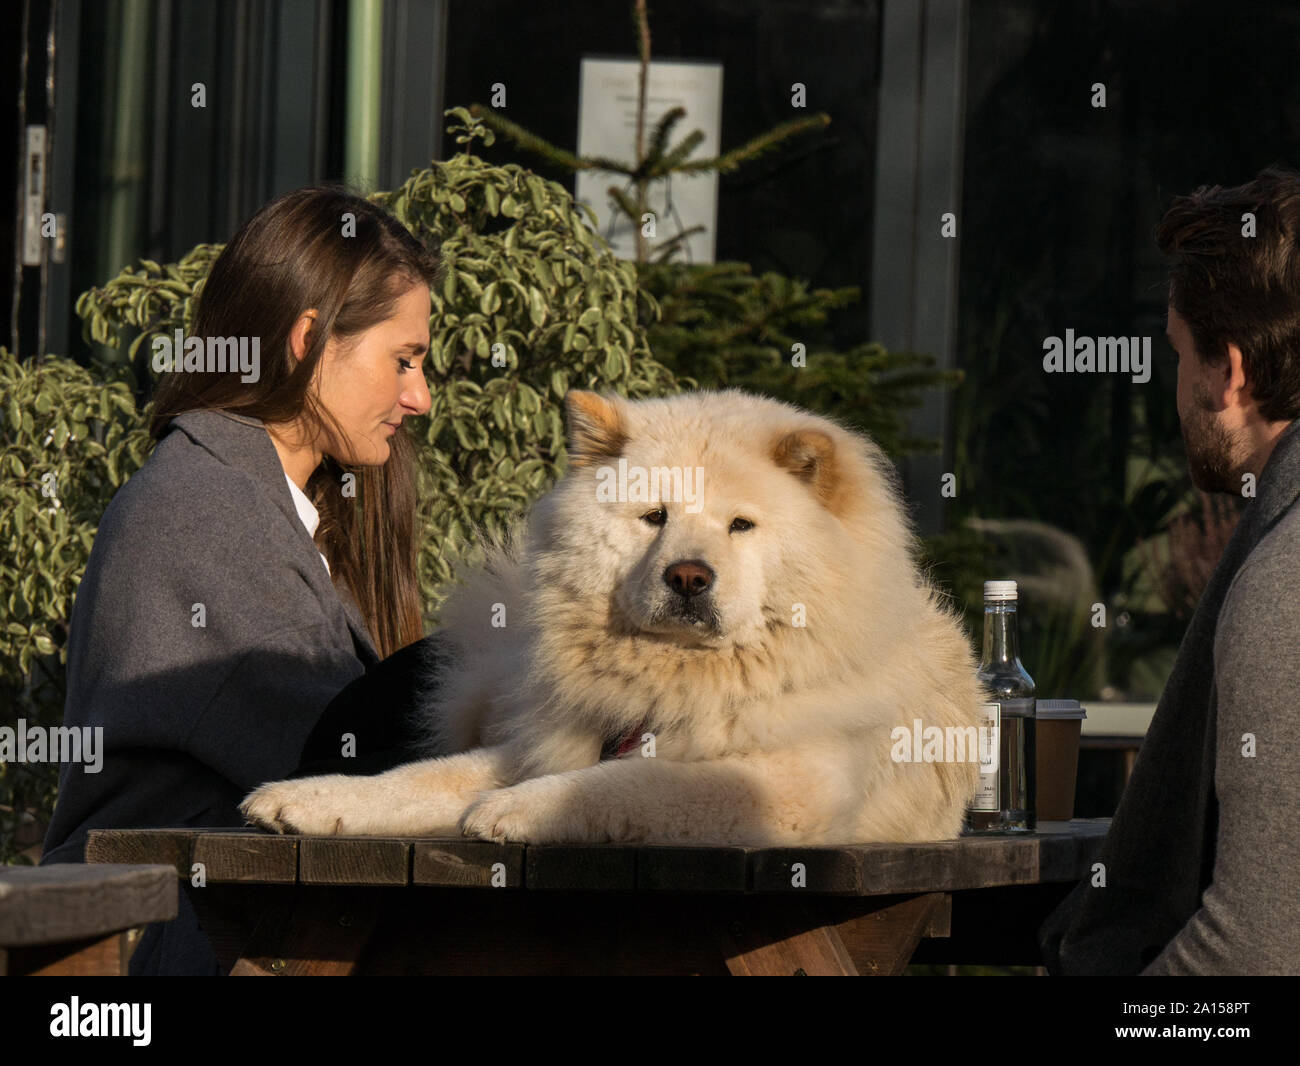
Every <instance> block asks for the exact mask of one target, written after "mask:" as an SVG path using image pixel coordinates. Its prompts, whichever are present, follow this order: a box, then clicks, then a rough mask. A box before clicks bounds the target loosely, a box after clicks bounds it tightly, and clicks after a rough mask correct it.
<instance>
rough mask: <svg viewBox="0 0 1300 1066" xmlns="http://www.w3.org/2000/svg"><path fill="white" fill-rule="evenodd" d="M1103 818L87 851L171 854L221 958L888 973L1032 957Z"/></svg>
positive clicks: (177, 844)
mask: <svg viewBox="0 0 1300 1066" xmlns="http://www.w3.org/2000/svg"><path fill="white" fill-rule="evenodd" d="M1109 825H1110V819H1108V818H1098V819H1075V820H1073V821H1070V822H1043V823H1040V825H1039V831H1038V832H1036V833H1032V834H1027V835H1021V836H985V837H962V838H960V839H957V840H950V841H938V842H934V843H925V844H858V845H852V846H843V847H780V848H752V847H669V846H649V845H639V844H601V845H594V844H591V845H556V844H547V845H525V844H497V843H490V842H488V841H482V840H469V839H464V838H454V839H453V838H418V839H392V838H379V837H308V836H293V835H286V836H280V835H277V834H273V833H266V832H262V831H260V830H252V829H244V830H233V829H104V830H96V831H93V832H92V833H91V834H90V837H89V842H88V844H87V847H86V861H87V862H111V863H165V864H167V865H170V866H172V867H173V868H174V869H175V870H176V872H177V874H178V875H179V876H180V878H181V883H182V885H183V887H184V890H185V891H186V892H188V893H189V897H190V899H191V900H192V901H193V903H194V906H195V911H196V913H197V914H198V917H199V922H200V924H201V925H202V926H203V928H204V930H205V932H206V933H207V934H208V936H209V938H210V939H211V941H212V944H213V947H214V948H215V950H216V952H217V957H218V959H219V960H220V962H221V964H222V969H223V970H225V971H226V972H228V973H230V974H231V975H232V976H240V975H246V976H255V975H299V974H300V975H312V974H322V975H324V974H332V975H346V974H412V975H414V974H601V975H606V974H728V973H729V974H735V975H741V974H743V975H777V974H795V975H800V974H807V975H815V974H837V975H850V974H864V975H886V974H900V973H902V972H903V969H904V968H905V967H906V966H907V964H908V962H909V961H928V962H970V963H985V964H1001V965H1010V964H1020V965H1037V964H1039V962H1040V961H1041V960H1040V956H1039V951H1038V946H1037V942H1036V932H1037V929H1038V926H1039V924H1040V923H1041V922H1042V920H1043V919H1044V918H1045V917H1046V916H1047V914H1048V913H1050V911H1051V910H1052V908H1053V907H1055V906H1056V904H1057V903H1058V902H1059V901H1060V900H1061V899H1062V898H1064V896H1065V895H1066V894H1067V893H1068V892H1069V890H1070V889H1071V888H1072V887H1073V886H1074V884H1075V883H1076V882H1077V881H1079V880H1080V879H1081V878H1083V877H1085V876H1087V875H1088V874H1089V873H1090V868H1091V864H1092V862H1093V859H1094V857H1095V855H1096V853H1097V851H1098V850H1099V848H1100V846H1101V842H1102V838H1103V837H1104V836H1105V834H1106V830H1107V828H1108V827H1109ZM196 871H197V872H198V873H200V874H201V876H202V879H203V881H204V882H205V884H204V887H192V878H193V876H194V875H195V872H196Z"/></svg>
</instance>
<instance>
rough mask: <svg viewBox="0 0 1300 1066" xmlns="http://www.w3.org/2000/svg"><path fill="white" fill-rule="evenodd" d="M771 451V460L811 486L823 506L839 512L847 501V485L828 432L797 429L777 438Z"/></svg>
mask: <svg viewBox="0 0 1300 1066" xmlns="http://www.w3.org/2000/svg"><path fill="white" fill-rule="evenodd" d="M771 454H772V461H773V462H774V463H776V465H777V466H779V467H781V468H782V469H783V470H788V471H790V473H791V474H793V475H794V476H795V477H797V478H798V479H799V480H800V481H802V482H804V483H805V484H806V485H807V486H808V487H809V488H811V489H812V490H813V491H814V492H815V493H816V494H817V497H818V499H820V500H821V502H822V505H823V506H825V507H826V508H827V509H828V510H831V511H835V512H836V513H838V512H839V511H840V509H841V508H842V506H843V505H844V503H845V502H846V501H845V499H844V497H845V494H846V485H845V479H844V475H843V471H842V470H841V464H840V463H839V462H838V460H837V457H836V452H835V442H834V441H833V440H832V439H831V437H830V435H829V434H827V433H823V432H822V431H821V430H820V429H797V430H795V431H794V432H792V433H786V434H785V435H784V436H782V437H780V438H779V439H778V440H777V441H776V443H775V444H774V445H773V447H772V452H771Z"/></svg>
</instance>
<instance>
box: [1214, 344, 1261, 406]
mask: <svg viewBox="0 0 1300 1066" xmlns="http://www.w3.org/2000/svg"><path fill="white" fill-rule="evenodd" d="M1227 349H1228V362H1227V364H1226V365H1224V366H1219V367H1215V368H1214V370H1215V373H1216V374H1218V373H1222V375H1223V377H1222V379H1221V380H1219V379H1217V378H1216V380H1215V387H1214V392H1215V393H1216V397H1215V398H1216V399H1221V400H1222V401H1223V403H1224V404H1225V406H1232V404H1234V403H1237V404H1240V405H1242V406H1245V405H1247V404H1253V403H1254V402H1255V401H1254V397H1252V396H1251V392H1250V388H1249V387H1248V384H1247V381H1246V363H1245V360H1244V359H1243V358H1242V355H1241V349H1240V348H1239V347H1238V346H1237V345H1235V344H1233V343H1232V342H1231V341H1229V342H1228V345H1227Z"/></svg>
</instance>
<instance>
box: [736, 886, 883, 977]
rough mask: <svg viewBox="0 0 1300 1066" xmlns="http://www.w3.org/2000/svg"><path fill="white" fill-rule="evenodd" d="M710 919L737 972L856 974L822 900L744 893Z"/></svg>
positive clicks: (742, 974)
mask: <svg viewBox="0 0 1300 1066" xmlns="http://www.w3.org/2000/svg"><path fill="white" fill-rule="evenodd" d="M719 919H720V920H719ZM711 924H712V926H713V933H714V936H715V941H716V943H717V946H718V948H719V950H720V951H721V952H722V956H723V958H724V959H725V960H726V965H727V970H728V971H729V972H730V973H731V974H732V976H734V977H781V976H784V977H790V976H808V977H820V976H835V977H851V976H856V975H857V973H858V970H857V968H856V967H855V966H854V961H853V958H852V957H851V956H850V954H849V952H848V950H847V949H846V948H845V946H844V942H843V940H841V939H840V935H839V933H838V931H837V930H836V928H835V925H834V923H833V922H832V921H831V920H830V916H829V915H828V913H827V911H826V909H825V907H824V906H823V904H822V901H820V900H808V901H795V900H792V899H789V898H771V897H745V898H742V899H739V900H736V901H734V902H729V903H727V904H725V905H723V906H721V907H719V908H717V910H716V912H715V920H714V921H713V922H712V923H711Z"/></svg>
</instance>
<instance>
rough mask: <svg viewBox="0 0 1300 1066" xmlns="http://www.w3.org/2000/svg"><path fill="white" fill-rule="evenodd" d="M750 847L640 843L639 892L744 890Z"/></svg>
mask: <svg viewBox="0 0 1300 1066" xmlns="http://www.w3.org/2000/svg"><path fill="white" fill-rule="evenodd" d="M750 851H751V849H750V848H739V847H728V848H710V847H667V846H649V845H643V846H642V847H640V848H639V849H638V850H637V855H636V887H637V888H638V889H639V890H641V891H642V892H745V891H746V890H748V888H749V854H750Z"/></svg>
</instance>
